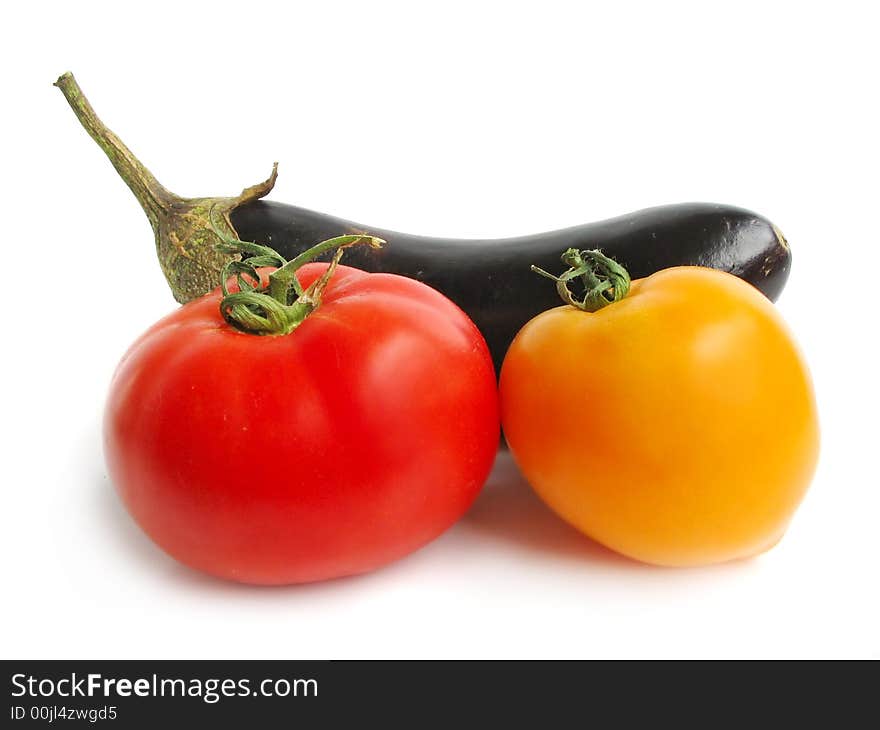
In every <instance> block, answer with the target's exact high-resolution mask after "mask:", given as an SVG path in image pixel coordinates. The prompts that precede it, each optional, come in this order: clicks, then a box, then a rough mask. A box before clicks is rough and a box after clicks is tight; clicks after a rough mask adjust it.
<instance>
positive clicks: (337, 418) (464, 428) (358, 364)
mask: <svg viewBox="0 0 880 730" xmlns="http://www.w3.org/2000/svg"><path fill="white" fill-rule="evenodd" d="M325 269H326V264H308V265H306V266H304V267H303V268H302V269H300V270H299V279H300V282H301V283H302V285H303V286H308V285H309V284H310V283H311V282H312V281H314V280H315V279H316V278H317V277H318V276H320V275H321V273H323V272H324V271H325ZM220 299H221V294H220V292H219V290H218V291H215V292H213V293H211V294H207V295H205V296H204V297H202V298H200V299H198V300H195V301H193V302H191V303H189V304H187V305H185V306H183V307H181V308H180V309H178V310H177V311H176V312H174V313H173V314H170V315H169V316H167V317H165V318H164V319H163V320H161V321H160V322H158V323H157V324H156V325H154V326H153V327H152V328H151V329H150V330H148V331H147V332H146V333H145V334H144V335H143V336H142V337H141V338H140V339H139V340H138V341H137V342H136V343H135V344H134V345H133V346H132V348H131V349H130V350H129V352H128V353H127V354H126V356H125V357H124V359H123V361H122V363H121V364H120V366H119V368H118V370H117V372H116V374H115V376H114V379H113V383H112V386H111V391H110V396H109V401H108V404H107V410H106V416H105V453H106V458H107V463H108V467H109V471H110V475H111V478H112V480H113V482H114V484H115V485H116V488H117V490H118V491H119V494H120V495H121V497H122V500H123V502H124V503H125V505H126V507H127V508H128V510H129V511H130V512H131V514H132V516H133V517H134V519H135V520H136V521H137V522H138V524H139V525H140V526H141V527H142V528H143V529H144V530H145V531H146V532H147V534H148V535H149V536H150V537H151V538H152V539H153V540H155V542H156V543H157V544H158V545H159V546H160V547H162V548H163V549H164V550H165V551H167V552H168V553H169V554H170V555H172V556H173V557H175V558H177V559H178V560H180V561H181V562H183V563H186V564H187V565H190V566H192V567H194V568H198V569H200V570H203V571H206V572H208V573H212V574H214V575H217V576H221V577H223V578H229V579H232V580H237V581H242V582H246V583H259V584H282V583H299V582H305V581H315V580H322V579H326V578H333V577H337V576H345V575H352V574H356V573H363V572H365V571H369V570H372V569H374V568H377V567H379V566H381V565H384V564H386V563H389V562H391V561H393V560H396V559H397V558H400V557H402V556H404V555H406V554H408V553H410V552H412V551H413V550H416V549H417V548H419V547H421V546H423V545H424V544H425V543H427V542H429V541H430V540H432V539H434V538H435V537H437V536H438V535H439V534H440V533H442V532H443V531H444V530H446V529H447V528H448V527H450V526H451V525H452V524H453V523H454V522H455V521H456V520H457V519H458V518H459V517H460V516H461V515H462V514H463V513H464V512H465V510H467V508H468V506H469V505H470V504H471V502H472V501H473V500H474V498H475V497H476V495H477V493H478V492H479V490H480V488H481V486H482V485H483V482H484V481H485V479H486V477H487V475H488V473H489V470H490V468H491V466H492V462H493V459H494V456H495V452H496V449H497V446H498V440H499V415H498V402H497V387H496V380H495V374H494V371H493V367H492V360H491V357H490V355H489V351H488V349H487V347H486V344H485V342H484V340H483V338H482V336H481V335H480V333H479V332H478V330H477V328H476V327H475V326H474V324H473V323H472V322H471V321H470V320H469V319H468V318H467V316H466V315H465V314H464V313H463V312H462V311H461V310H460V309H459V308H458V307H456V306H455V305H454V304H453V303H452V302H450V301H449V300H448V299H446V298H445V297H444V296H443V295H441V294H439V293H438V292H436V291H434V290H433V289H431V288H430V287H428V286H425V285H424V284H421V283H419V282H416V281H414V280H411V279H406V278H403V277H400V276H394V275H390V274H366V273H364V272H362V271H359V270H357V269H352V268H349V267H345V266H340V267H339V268H338V269H337V271H336V273H335V274H334V276H333V278H332V279H331V281H330V284H329V286H328V287H327V289H326V290H325V292H324V294H323V300H322V303H321V305H320V307H318V309H317V310H316V311H315V312H313V313H312V314H311V315H310V316H309V317H308V318H307V319H306V320H305V321H304V322H303V323H302V324H301V325H300V326H299V327H298V328H297V329H296V330H294V331H293V332H292V333H291V334H289V335H281V336H258V335H252V334H246V333H243V332H240V331H238V330H236V329H234V328H233V327H231V326H230V325H229V324H227V323H226V322H225V321H224V319H223V318H222V316H221V315H220V311H219V302H220Z"/></svg>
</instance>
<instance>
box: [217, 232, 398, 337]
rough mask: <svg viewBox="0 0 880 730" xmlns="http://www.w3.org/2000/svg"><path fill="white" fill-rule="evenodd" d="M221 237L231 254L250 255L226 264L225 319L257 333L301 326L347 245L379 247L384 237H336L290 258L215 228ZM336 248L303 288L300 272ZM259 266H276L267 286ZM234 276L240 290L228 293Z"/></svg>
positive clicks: (221, 245) (286, 331)
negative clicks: (319, 273)
mask: <svg viewBox="0 0 880 730" xmlns="http://www.w3.org/2000/svg"><path fill="white" fill-rule="evenodd" d="M216 233H217V236H218V237H219V238H220V239H221V241H220V243H219V244H218V248H221V249H222V250H223V251H224V252H225V253H228V254H241V255H242V256H244V255H245V254H247V258H242V259H241V260H236V259H233V260H231V261H230V262H229V263H227V264H226V266H225V267H224V268H223V278H222V281H221V284H220V286H221V288H222V291H223V299H222V300H221V301H220V313H221V314H222V315H223V318H224V319H225V320H226V321H227V322H229V324H231V325H232V326H233V327H235V328H236V329H239V330H241V331H242V332H248V333H250V334H257V335H288V334H290V333H291V332H293V331H294V330H295V329H296V328H297V327H299V326H300V325H301V324H302V323H303V322H304V321H305V320H306V318H307V317H308V316H309V315H310V314H312V312H314V311H315V310H316V309H317V308H318V307H319V306H320V304H321V296H322V294H323V293H324V290H325V289H326V288H327V285H328V284H329V283H330V279H331V278H332V277H333V273H334V272H335V271H336V267H337V265H338V264H339V260H340V259H341V258H342V254H343V252H344V250H345V249H346V248H348V247H349V246H357V245H359V244H366V245H369V246H371V247H373V248H381V247H382V244H383V243H385V241H383V240H382V239H381V238H376V237H375V236H366V235H348V236H337V237H336V238H331V239H328V240H326V241H322V242H321V243H319V244H317V245H315V246H312V248H310V249H308V250H307V251H303V253H301V254H300V255H299V256H297V257H296V258H295V259H292V260H290V261H286V260H285V259H284V257H283V256H281V254H279V253H278V252H277V251H274V250H273V249H271V248H269V247H268V246H260V245H258V244H255V243H248V242H246V241H239V240H237V239H234V238H232V237H231V236H229V235H228V234H226V233H225V232H224V231H222V230H219V229H218V230H217V231H216ZM333 249H336V253H335V254H334V256H333V259H332V260H331V261H330V264H329V266H328V267H327V269H326V270H325V271H324V273H323V274H322V275H321V276H320V277H319V278H317V279H315V281H314V282H312V283H311V284H310V285H309V286H308V287H307V288H306V289H303V288H302V286H301V284H300V282H299V279H298V278H297V275H296V274H297V271H298V270H299V269H300V267H302V266H303V265H304V264H307V263H309V262H310V261H313V260H314V259H315V258H317V257H318V256H320V255H321V254H323V253H325V252H327V251H331V250H333ZM258 266H277V267H278V268H277V269H276V270H275V271H274V272H272V273H271V274H270V275H269V285H268V286H267V287H265V288H263V286H262V283H261V280H260V275H259V272H258V271H257V267H258ZM232 278H235V280H236V282H237V284H238V288H239V290H238V291H237V292H230V291H229V280H230V279H232Z"/></svg>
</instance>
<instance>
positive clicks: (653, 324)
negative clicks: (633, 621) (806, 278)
mask: <svg viewBox="0 0 880 730" xmlns="http://www.w3.org/2000/svg"><path fill="white" fill-rule="evenodd" d="M500 393H501V413H502V426H503V429H504V434H505V437H506V439H507V442H508V444H509V446H510V449H511V452H512V454H513V456H514V459H515V460H516V462H517V464H518V465H519V467H520V469H521V470H522V472H523V474H524V475H525V477H526V479H527V480H528V481H529V483H530V484H531V485H532V487H533V488H534V489H535V491H536V492H537V494H538V495H539V496H540V497H541V498H542V499H543V500H544V501H545V502H546V503H547V504H548V505H549V506H550V507H551V509H553V510H554V511H555V512H557V514H559V515H560V516H561V517H562V518H563V519H565V520H566V521H568V522H569V523H571V524H572V525H574V526H575V527H576V528H578V529H579V530H580V531H582V532H583V533H585V534H586V535H588V536H590V537H592V538H593V539H595V540H597V541H598V542H600V543H602V544H604V545H606V546H607V547H609V548H611V549H613V550H615V551H617V552H620V553H622V554H624V555H627V556H629V557H632V558H634V559H636V560H640V561H643V562H647V563H653V564H657V565H666V566H691V565H705V564H710V563H718V562H724V561H728V560H734V559H737V558H743V557H747V556H750V555H754V554H757V553H760V552H763V551H764V550H766V549H769V548H770V547H772V546H773V545H775V544H776V542H778V540H779V539H780V538H781V537H782V535H783V533H784V531H785V529H786V526H787V525H788V523H789V520H790V519H791V517H792V515H793V514H794V511H795V509H796V508H797V506H798V504H799V503H800V501H801V499H802V497H803V495H804V493H805V491H806V489H807V487H808V485H809V482H810V479H811V477H812V474H813V472H814V469H815V466H816V461H817V458H818V443H819V432H818V419H817V415H816V406H815V400H814V396H813V390H812V384H811V381H810V376H809V373H808V370H807V367H806V364H805V363H804V361H803V359H802V357H801V355H800V353H799V351H798V350H797V347H796V345H795V344H794V341H793V340H792V338H791V336H790V334H789V332H788V330H787V328H786V326H785V324H784V323H783V321H782V319H781V318H780V316H779V314H778V313H777V311H776V310H775V308H774V307H773V305H772V304H771V303H770V302H768V301H767V300H766V299H765V298H764V297H763V296H761V295H760V293H759V292H758V291H756V290H755V289H753V288H752V287H751V286H750V285H749V284H746V283H744V282H742V281H740V280H738V279H736V278H735V277H733V276H731V275H729V274H726V273H722V272H719V271H713V270H710V269H704V268H699V267H678V268H672V269H667V270H664V271H661V272H658V273H656V274H654V275H652V276H650V277H648V278H646V279H642V280H638V281H635V282H633V284H632V288H631V290H630V293H629V295H628V296H627V297H625V298H624V299H622V300H621V301H619V302H616V303H614V304H611V305H609V306H607V307H604V308H603V309H600V310H598V311H597V312H594V313H588V312H582V311H579V310H577V309H575V308H574V307H570V306H563V307H558V308H555V309H552V310H549V311H547V312H544V313H543V314H540V315H538V316H537V317H535V318H534V319H532V320H531V321H530V322H529V323H528V324H526V326H525V327H523V329H522V330H520V332H519V334H518V335H517V337H516V339H515V340H514V342H513V344H512V345H511V348H510V350H509V351H508V353H507V357H506V358H505V361H504V365H503V367H502V371H501V381H500Z"/></svg>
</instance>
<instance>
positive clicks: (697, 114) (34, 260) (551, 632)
mask: <svg viewBox="0 0 880 730" xmlns="http://www.w3.org/2000/svg"><path fill="white" fill-rule="evenodd" d="M875 13H876V10H875V8H874V7H873V4H871V3H857V2H838V3H835V4H833V5H830V6H823V5H819V4H813V3H794V2H790V3H781V2H779V3H775V2H740V3H736V4H729V5H726V6H725V5H721V4H715V3H698V2H692V3H681V2H668V3H662V4H657V3H647V2H644V3H634V2H620V3H614V4H605V3H597V4H595V5H594V4H591V3H556V2H542V3H534V4H528V3H479V2H468V3H457V2H444V3H387V2H386V3H369V4H367V3H339V2H322V3H281V2H278V3H260V2H252V3H248V4H232V3H225V2H212V3H186V4H184V3H168V2H152V3H150V4H149V5H138V6H131V7H126V8H125V9H124V10H123V9H122V8H121V6H119V5H118V4H117V3H89V2H83V3H61V2H58V3H47V2H42V3H41V2H34V3H28V4H19V5H17V6H15V7H13V8H12V9H8V10H7V11H6V18H7V21H6V22H5V23H4V32H3V36H4V42H3V44H2V45H0V56H2V68H3V69H4V71H3V74H4V98H5V103H4V114H3V117H2V121H0V125H2V128H3V133H2V135H0V140H2V142H0V144H2V152H3V154H2V160H3V173H2V176H0V184H2V195H3V198H2V199H3V236H4V244H5V245H4V249H3V250H4V253H5V256H6V257H7V260H6V275H5V277H4V284H3V286H4V288H5V293H6V297H5V301H4V303H3V313H4V322H5V327H6V341H5V344H4V347H3V358H2V360H0V362H2V366H0V367H2V376H3V383H4V385H5V392H4V406H5V408H4V415H5V418H3V420H2V422H0V429H2V439H0V444H2V449H3V455H2V458H3V462H2V463H3V484H4V487H3V490H2V498H0V499H2V508H0V519H2V530H0V540H2V547H3V550H2V554H3V561H4V563H3V573H4V577H5V580H4V584H5V589H4V594H5V598H4V601H3V607H2V609H0V610H2V612H3V621H2V626H3V628H2V634H0V647H2V652H0V653H2V656H3V657H4V658H141V657H157V658H158V657H168V658H220V657H222V658H341V657H369V658H384V657H425V658H429V657H517V658H519V657H521V658H526V657H571V658H589V657H783V656H784V657H819V656H853V657H856V656H857V657H874V658H877V657H880V633H878V629H877V620H876V617H877V616H878V615H880V588H878V579H877V576H878V569H877V562H878V557H880V530H878V528H877V523H878V518H880V513H878V512H880V510H878V507H880V498H878V485H880V479H878V475H877V473H878V472H877V467H876V462H877V452H878V436H880V431H878V425H877V424H878V422H877V413H878V412H880V397H878V386H877V376H878V355H877V339H878V337H877V334H878V324H877V323H878V315H880V308H878V306H877V292H876V283H875V279H876V276H877V274H878V271H880V254H878V250H880V240H878V239H880V235H878V232H877V231H878V229H877V226H876V211H877V197H878V192H880V191H878V184H877V170H878V168H880V150H878V141H877V139H878V134H877V130H878V129H880V113H878V95H877V73H878V70H880V51H878V47H877V44H876V28H877V22H876V17H875ZM66 70H72V71H74V72H75V73H76V75H77V78H78V80H79V81H80V83H81V84H82V85H83V88H84V89H85V91H86V93H87V94H88V95H89V97H90V99H91V100H92V102H93V104H94V105H95V107H96V109H97V111H98V113H99V114H101V115H102V117H103V118H104V120H105V121H106V122H107V123H108V124H109V126H110V127H111V128H112V129H114V130H115V131H116V132H118V133H119V134H120V136H122V138H123V139H124V140H125V141H126V142H127V143H128V144H129V145H130V146H131V148H132V149H133V150H134V152H135V153H136V154H137V155H139V156H140V158H141V159H142V160H143V161H144V162H145V163H146V164H147V165H148V166H149V167H150V168H151V169H152V170H153V172H154V173H155V174H156V175H157V177H159V179H160V180H161V181H162V182H163V183H165V184H166V185H167V186H168V187H169V188H171V189H172V190H174V191H175V192H178V193H180V194H183V195H220V194H234V193H237V192H238V191H239V190H240V189H241V188H242V187H243V186H245V185H248V184H251V183H253V182H256V181H257V180H260V179H262V178H263V177H264V176H265V174H266V173H267V172H268V170H269V167H270V165H271V163H272V162H273V161H275V160H278V161H279V162H280V178H279V181H278V184H277V186H276V188H275V190H274V192H273V193H272V196H271V197H272V199H275V200H281V201H285V202H290V203H295V204H297V205H300V206H303V207H307V208H313V209H316V210H321V211H324V212H327V213H332V214H336V215H339V216H342V217H345V218H349V219H353V220H357V221H360V222H363V223H366V224H374V225H376V226H381V227H384V228H392V229H398V230H406V231H411V232H416V233H426V234H436V235H449V236H452V235H461V236H506V235H514V234H520V233H531V232H537V231H541V230H549V229H554V228H560V227H564V226H568V225H574V224H578V223H583V222H588V221H591V220H598V219H601V218H604V217H608V216H612V215H618V214H622V213H626V212H629V211H632V210H636V209H638V208H641V207H646V206H649V205H656V204H662V203H671V202H679V201H688V200H707V201H714V202H725V203H731V204H736V205H741V206H743V207H747V208H751V209H754V210H756V211H758V212H760V213H762V214H764V215H766V216H767V217H769V218H770V219H771V220H773V221H774V222H776V223H777V224H778V225H779V226H780V228H781V229H782V230H783V232H784V233H785V235H786V236H787V238H788V239H789V241H790V242H791V244H792V247H793V251H794V266H793V271H792V275H791V279H790V281H789V284H788V287H787V289H786V291H785V292H784V294H783V296H782V298H781V299H780V302H779V307H780V308H781V310H782V312H783V314H784V316H785V317H786V319H787V320H788V321H789V323H790V325H791V327H792V328H793V330H794V331H795V333H796V335H797V338H798V340H799V341H800V343H801V345H802V347H803V349H804V351H805V353H806V355H807V357H808V360H809V362H810V363H811V366H812V370H813V374H814V378H815V383H816V389H817V395H818V399H819V407H820V415H821V424H822V429H823V444H822V456H821V462H820V467H819V470H818V473H817V475H816V478H815V481H814V483H813V486H812V489H811V491H810V493H809V495H808V497H807V499H806V501H805V503H804V504H803V506H802V508H801V510H800V512H799V513H798V514H797V516H796V518H795V520H794V522H793V524H792V526H791V529H790V531H789V534H788V535H787V536H786V538H785V539H784V540H783V541H782V543H781V544H780V545H779V546H778V547H777V548H776V549H774V550H772V551H771V552H770V553H768V554H766V555H764V556H762V557H760V558H758V559H755V560H752V561H748V562H742V563H736V564H730V565H725V566H720V567H714V568H707V569H699V570H662V569H657V568H650V567H646V566H641V565H638V564H635V563H632V562H629V561H627V560H624V559H622V558H618V557H616V556H614V555H612V554H610V553H608V552H607V551H605V550H603V549H601V548H599V547H597V546H595V545H594V544H592V543H591V542H589V541H588V540H586V538H583V537H581V536H580V535H579V534H577V533H575V532H574V531H573V530H571V529H570V528H568V527H567V526H565V525H564V524H563V523H562V522H560V521H559V520H558V519H556V518H555V517H554V516H553V515H552V514H551V513H550V512H548V511H547V510H546V509H545V508H543V507H542V506H541V505H540V503H538V502H537V500H536V499H535V498H534V497H533V496H532V495H531V493H530V491H529V489H528V487H527V486H526V485H525V484H524V483H523V482H522V481H521V480H520V479H519V478H518V476H517V474H516V471H515V469H514V467H513V465H512V464H511V463H510V461H509V458H507V457H504V456H502V457H500V459H499V463H498V465H497V466H496V469H495V472H494V473H493V476H492V478H491V479H490V482H489V484H488V485H487V487H486V489H485V492H484V494H483V495H482V496H481V497H480V499H479V500H478V502H477V503H476V505H475V506H474V507H473V509H472V510H471V512H470V513H469V514H468V515H467V516H466V517H465V518H464V519H463V520H462V521H461V522H460V523H459V524H458V525H457V526H456V527H455V528H453V529H452V530H451V531H450V532H449V533H447V534H446V535H444V536H443V537H442V538H441V539H439V540H438V541H436V542H435V543H433V544H431V545H430V546H428V547H427V548H425V549H423V550H422V551H420V552H418V553H416V554H415V555H413V556H411V557H409V558H407V559H405V560H403V561H401V562H399V563H397V564H395V565H393V566H391V567H389V568H387V569H385V570H382V571H379V572H377V573H374V574H371V575H367V576H363V577H360V578H353V579H345V580H338V581H333V582H330V583H326V584H318V585H309V586H300V587H290V588H282V589H258V588H250V587H244V586H237V585H231V584H225V583H221V582H218V581H215V580H213V579H209V578H206V577H203V576H201V575H198V574H195V573H193V572H191V571H189V570H187V569H186V568H183V567H181V566H179V565H177V564H176V563H174V562H173V561H172V560H170V559H169V558H167V557H165V556H164V555H163V554H162V553H161V552H160V551H159V550H158V549H157V548H155V547H154V546H153V545H152V544H151V543H150V542H149V540H147V538H146V537H144V536H143V535H142V534H141V533H140V532H139V530H138V529H137V528H136V527H135V526H134V525H133V523H132V522H131V521H130V520H129V518H128V516H127V515H126V513H125V512H124V511H123V509H122V508H121V506H120V505H119V503H118V501H117V499H116V497H115V494H114V492H113V489H112V486H111V485H110V484H109V483H108V480H107V477H106V473H105V469H104V464H103V458H102V454H101V444H100V419H101V412H102V406H103V399H104V395H105V392H106V388H107V385H108V382H109V379H110V376H111V374H112V371H113V368H114V367H115V365H116V363H117V362H118V360H119V358H120V356H121V355H122V353H123V351H124V350H125V348H126V347H127V346H128V345H129V344H130V342H131V341H132V340H133V339H134V338H135V337H136V336H137V335H138V334H139V333H140V332H141V331H142V330H143V329H145V328H146V327H147V326H148V325H149V324H151V323H152V322H153V321H154V320H156V319H158V318H159V317H160V316H161V315H163V314H165V313H166V312H168V311H169V310H170V309H172V308H173V307H174V306H175V305H174V302H173V300H172V298H171V296H170V293H169V292H168V290H167V287H166V285H165V283H164V280H163V278H162V275H161V273H160V271H159V267H158V266H157V265H156V261H155V254H154V251H153V244H152V237H151V232H150V230H149V225H148V223H147V221H146V218H145V217H144V215H143V213H142V212H141V211H140V209H139V208H138V206H137V204H136V202H135V201H134V199H133V198H132V197H131V195H130V193H129V191H128V190H127V188H126V187H125V186H124V184H123V183H122V182H121V181H120V180H119V179H118V178H117V176H116V174H115V172H114V171H113V169H112V168H111V166H110V164H109V163H108V161H107V160H106V159H105V158H104V156H103V154H102V153H101V152H100V150H99V149H98V148H97V147H96V146H95V145H94V143H93V142H92V141H91V140H90V139H89V138H88V137H87V135H86V134H85V132H84V131H83V130H82V129H81V128H80V127H79V125H78V123H77V122H76V120H75V119H74V117H73V115H72V114H71V112H70V109H69V108H68V107H67V104H66V103H65V101H64V99H63V98H62V97H61V94H60V93H59V92H58V91H57V90H56V89H54V88H52V86H51V83H52V81H54V79H55V78H56V77H57V76H58V75H59V74H60V73H61V72H63V71H66ZM768 447H772V445H768Z"/></svg>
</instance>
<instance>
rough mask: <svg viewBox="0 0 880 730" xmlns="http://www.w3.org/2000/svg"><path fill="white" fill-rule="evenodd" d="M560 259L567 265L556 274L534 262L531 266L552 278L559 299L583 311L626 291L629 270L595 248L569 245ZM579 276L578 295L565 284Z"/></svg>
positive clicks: (619, 297)
mask: <svg viewBox="0 0 880 730" xmlns="http://www.w3.org/2000/svg"><path fill="white" fill-rule="evenodd" d="M562 263H564V264H567V265H568V267H569V268H568V270H567V271H565V272H563V273H562V274H560V275H559V276H555V275H554V274H551V273H550V272H548V271H544V269H541V268H539V267H537V266H532V267H531V268H532V271H534V272H535V273H536V274H540V275H541V276H544V277H546V278H548V279H552V280H553V281H555V282H556V291H558V292H559V296H560V297H561V298H562V301H564V302H565V303H566V304H570V305H571V306H572V307H575V308H577V309H580V310H581V311H583V312H596V311H598V310H600V309H602V307H607V306H608V305H609V304H613V303H614V302H618V301H620V300H621V299H623V298H624V297H625V296H626V295H627V294H628V293H629V285H630V277H629V272H628V271H627V270H626V269H625V268H624V267H623V266H621V265H620V264H619V263H617V262H616V261H615V260H614V259H612V258H609V257H608V256H606V255H605V254H603V253H602V252H601V251H600V250H598V249H595V250H592V251H581V250H578V249H576V248H570V249H568V250H567V251H565V253H563V254H562ZM578 278H579V279H580V280H581V283H582V284H583V286H584V290H585V291H584V295H583V296H582V297H581V298H580V299H578V298H577V297H575V295H574V293H573V292H572V291H571V289H569V288H568V283H569V282H570V281H571V280H572V279H578Z"/></svg>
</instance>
